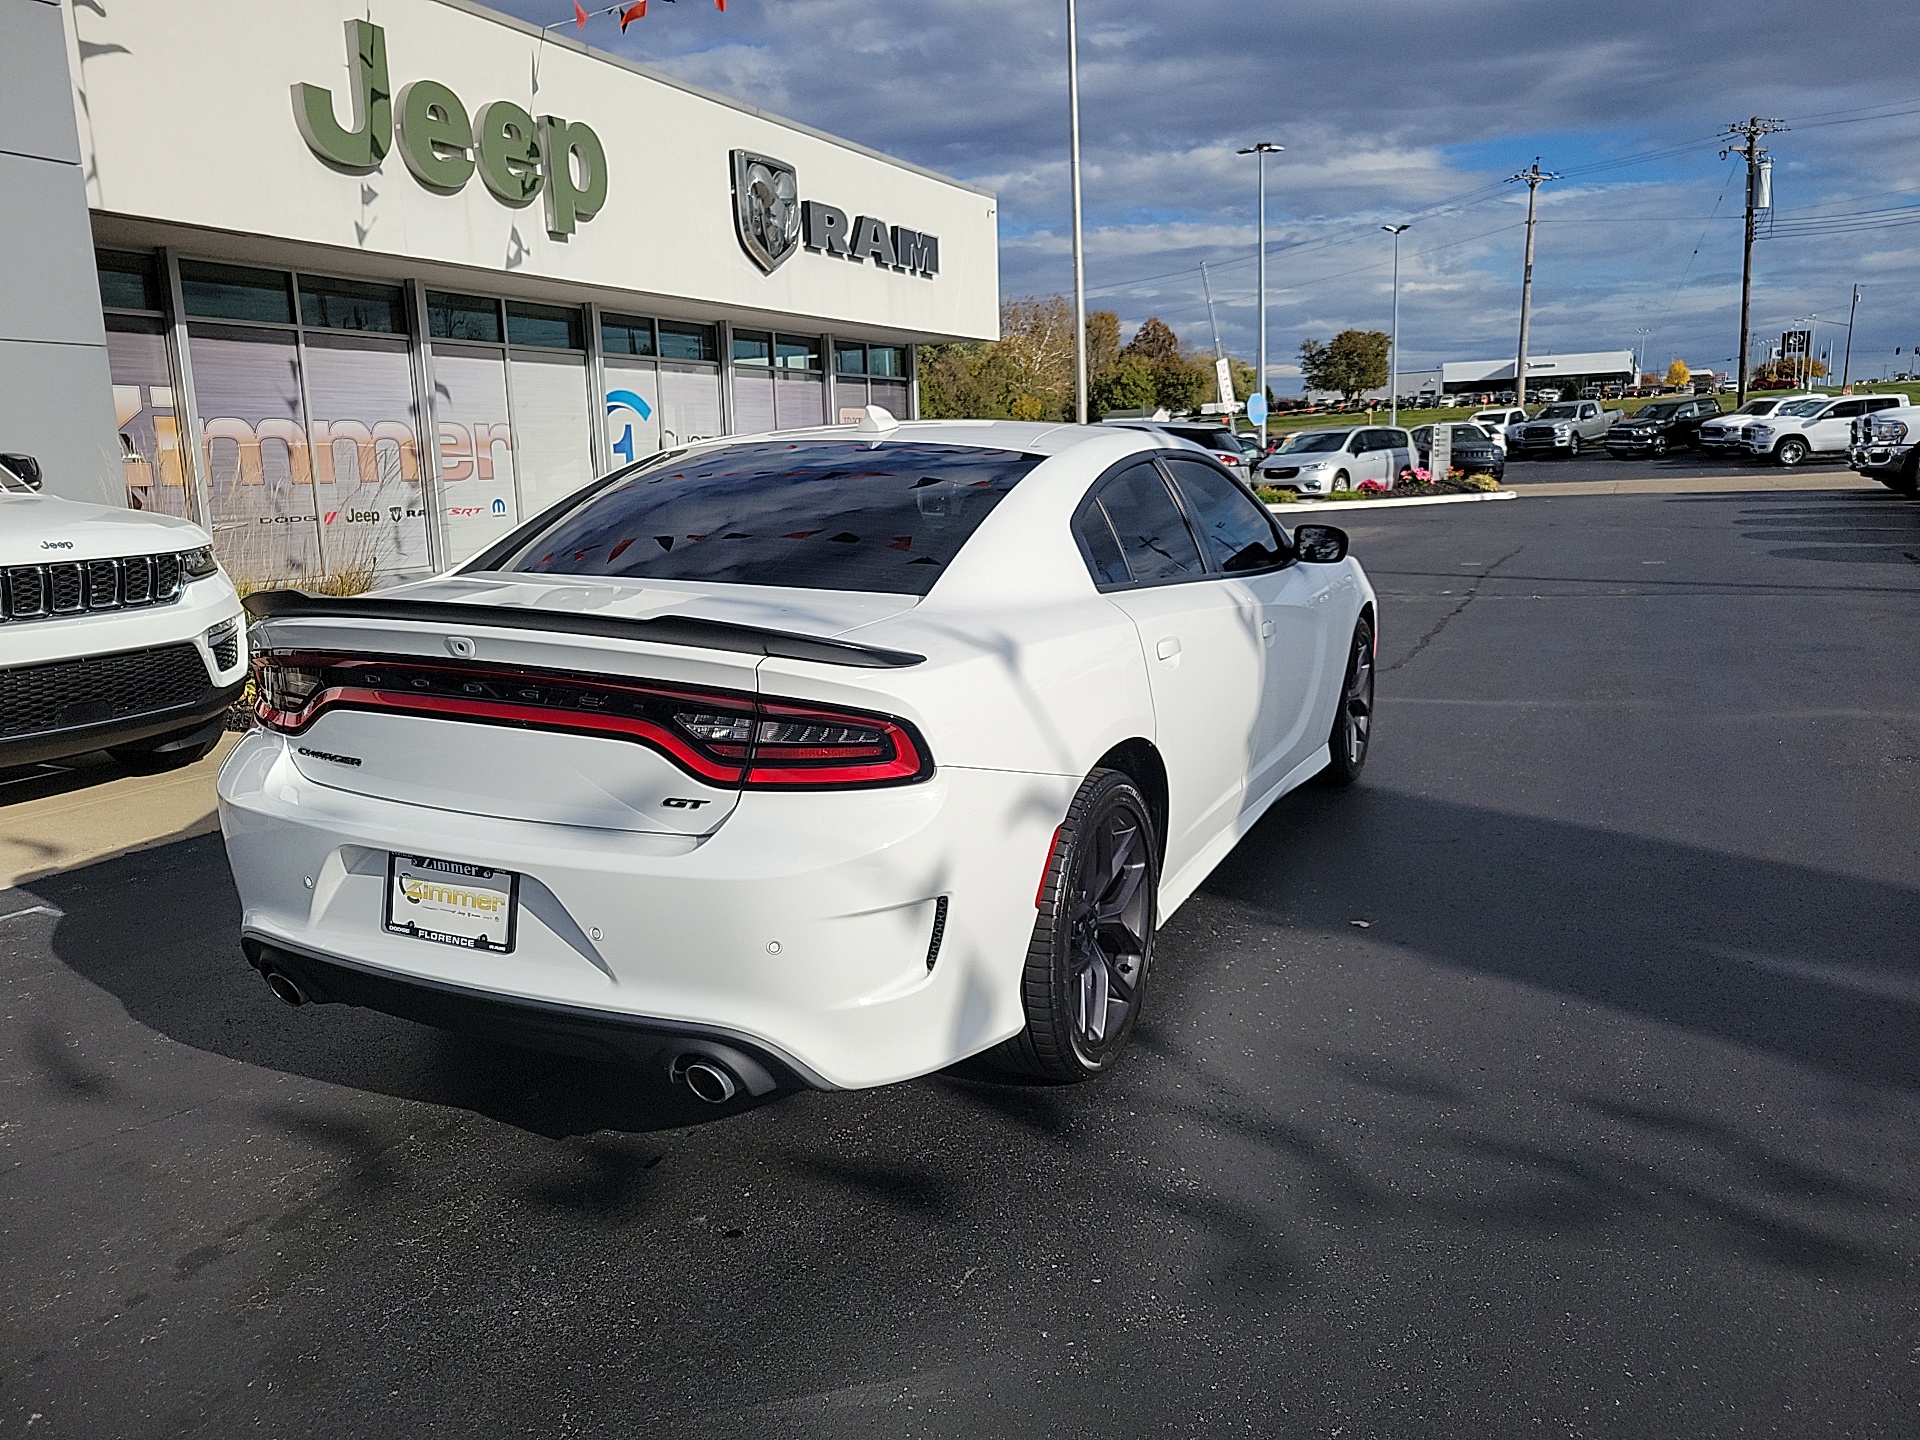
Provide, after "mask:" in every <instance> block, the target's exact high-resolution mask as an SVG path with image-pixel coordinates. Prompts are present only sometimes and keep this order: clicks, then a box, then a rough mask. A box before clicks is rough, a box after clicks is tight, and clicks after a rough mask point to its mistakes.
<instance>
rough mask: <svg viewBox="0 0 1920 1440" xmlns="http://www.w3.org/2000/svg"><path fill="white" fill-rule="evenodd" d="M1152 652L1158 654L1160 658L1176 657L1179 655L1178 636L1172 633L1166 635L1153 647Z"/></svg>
mask: <svg viewBox="0 0 1920 1440" xmlns="http://www.w3.org/2000/svg"><path fill="white" fill-rule="evenodd" d="M1153 653H1154V654H1156V655H1158V656H1159V657H1160V658H1161V659H1162V660H1174V659H1178V658H1179V655H1180V641H1179V638H1178V637H1177V636H1173V635H1169V636H1167V638H1166V639H1164V640H1162V641H1161V642H1160V643H1159V644H1158V645H1156V646H1154V647H1153Z"/></svg>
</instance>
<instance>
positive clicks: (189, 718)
mask: <svg viewBox="0 0 1920 1440" xmlns="http://www.w3.org/2000/svg"><path fill="white" fill-rule="evenodd" d="M39 488H40V467H39V466H38V465H37V464H35V463H34V461H33V460H32V459H31V458H30V457H28V456H24V455H0V767H5V766H14V765H31V764H37V763H40V762H42V761H46V760H58V759H61V758H63V757H66V756H70V755H80V754H84V753H86V752H87V751H90V750H105V751H107V752H108V753H110V754H111V755H112V756H113V757H114V758H115V759H116V760H118V761H120V763H121V764H123V765H125V766H127V767H128V768H130V769H134V770H140V771H155V770H170V769H173V768H174V767H176V766H179V765H186V764H190V763H192V762H193V761H195V760H198V759H200V758H201V757H202V756H203V755H205V754H206V753H207V752H208V751H209V750H211V749H213V747H214V745H215V744H217V743H218V742H219V739H220V732H221V731H222V730H223V729H224V728H225V726H226V718H227V710H228V707H229V706H231V705H232V703H233V701H234V699H235V698H236V697H237V696H238V695H239V693H240V690H241V688H242V686H243V684H244V682H245V680H246V673H247V637H246V627H245V623H244V622H243V621H242V619H241V614H240V597H239V596H238V595H237V594H235V593H234V588H233V585H232V583H231V582H229V581H228V579H227V577H226V575H225V574H224V573H223V572H222V571H221V569H220V567H219V565H218V564H217V563H216V562H215V560H214V558H213V547H212V545H211V543H210V542H209V540H208V538H207V532H206V531H204V530H202V529H201V528H200V527H199V526H198V525H193V524H190V523H188V522H187V521H185V520H177V519H174V518H173V517H172V516H168V515H155V514H151V513H149V512H146V511H140V510H122V509H119V508H118V507H115V506H110V505H84V504H80V503H78V502H76V501H72V500H60V499H56V498H55V497H53V496H51V495H41V494H38V493H36V492H37V491H38V490H39Z"/></svg>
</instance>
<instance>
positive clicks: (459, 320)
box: [427, 290, 501, 344]
mask: <svg viewBox="0 0 1920 1440" xmlns="http://www.w3.org/2000/svg"><path fill="white" fill-rule="evenodd" d="M427 334H428V335H430V336H432V337H433V338H434V339H435V340H487V341H491V342H493V343H494V344H498V343H499V342H500V338H501V336H500V302H499V301H498V300H489V299H487V298H486V297H485V296H483V295H453V294H449V293H447V292H446V291H443V290H429V291H428V292H427Z"/></svg>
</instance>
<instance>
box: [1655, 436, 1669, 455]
mask: <svg viewBox="0 0 1920 1440" xmlns="http://www.w3.org/2000/svg"><path fill="white" fill-rule="evenodd" d="M1669 448H1670V447H1669V446H1668V444H1667V437H1666V436H1664V435H1656V436H1654V437H1653V458H1654V459H1656V460H1664V459H1665V458H1666V455H1667V451H1668V449H1669Z"/></svg>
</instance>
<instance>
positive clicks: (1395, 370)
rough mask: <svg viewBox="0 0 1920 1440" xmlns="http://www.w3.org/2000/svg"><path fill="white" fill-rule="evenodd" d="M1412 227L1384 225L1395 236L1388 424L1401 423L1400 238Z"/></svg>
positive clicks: (1389, 347) (1388, 348) (1389, 352)
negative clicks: (1391, 358)
mask: <svg viewBox="0 0 1920 1440" xmlns="http://www.w3.org/2000/svg"><path fill="white" fill-rule="evenodd" d="M1410 225H1411V222H1409V223H1408V224H1407V225H1382V226H1381V227H1380V228H1381V229H1382V230H1384V231H1386V232H1387V233H1388V234H1389V235H1391V236H1393V333H1392V334H1391V335H1389V336H1388V337H1387V353H1388V354H1389V355H1391V356H1392V357H1393V360H1392V362H1391V363H1390V364H1389V365H1388V366H1387V386H1388V393H1387V404H1388V406H1389V407H1390V409H1389V410H1388V413H1387V423H1388V424H1389V425H1395V426H1397V425H1398V424H1399V423H1400V236H1401V235H1402V233H1404V232H1405V231H1406V230H1407V229H1408V228H1409V227H1410Z"/></svg>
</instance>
